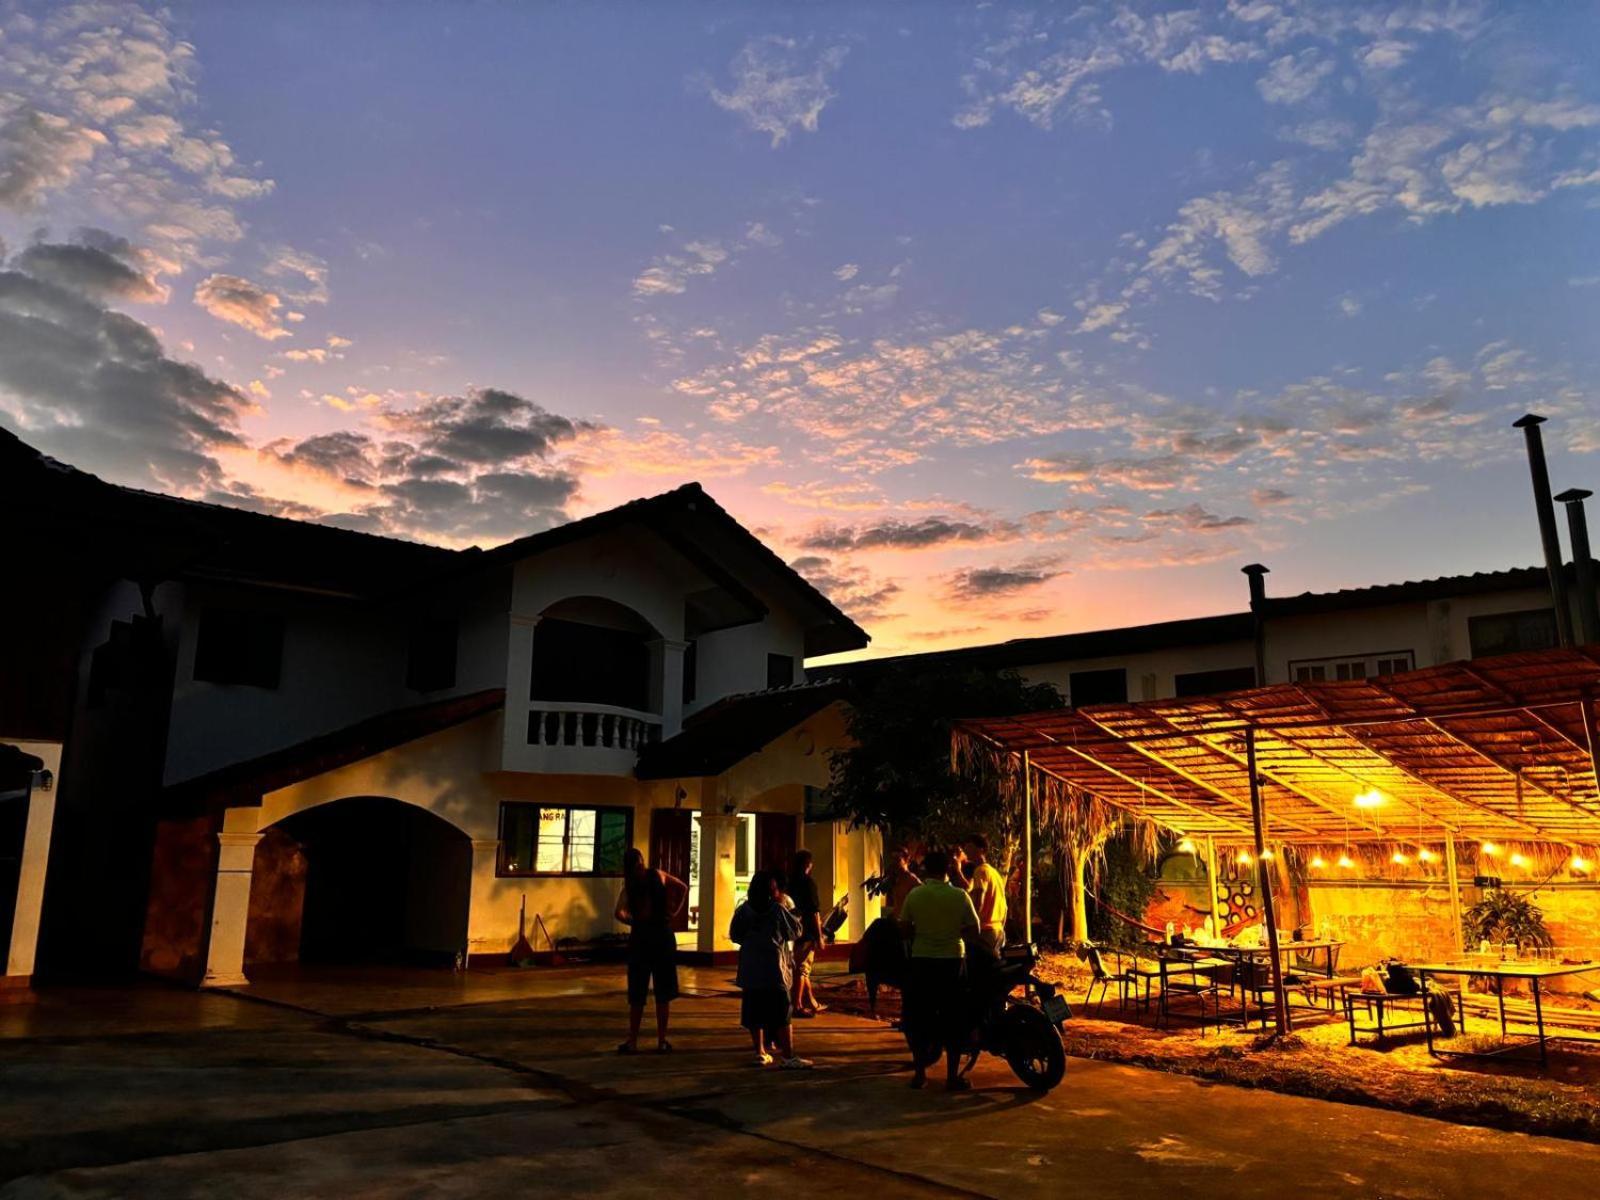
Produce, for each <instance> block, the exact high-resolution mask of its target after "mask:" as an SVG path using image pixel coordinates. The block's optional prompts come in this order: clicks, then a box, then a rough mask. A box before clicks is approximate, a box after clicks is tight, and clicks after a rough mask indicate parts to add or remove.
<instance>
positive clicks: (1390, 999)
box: [1344, 980, 1465, 1046]
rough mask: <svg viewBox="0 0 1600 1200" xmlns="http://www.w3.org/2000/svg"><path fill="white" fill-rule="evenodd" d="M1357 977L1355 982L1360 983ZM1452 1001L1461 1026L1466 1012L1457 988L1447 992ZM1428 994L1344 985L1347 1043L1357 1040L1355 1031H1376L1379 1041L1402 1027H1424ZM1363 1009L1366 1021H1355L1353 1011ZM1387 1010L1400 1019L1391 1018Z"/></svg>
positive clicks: (1374, 1032)
mask: <svg viewBox="0 0 1600 1200" xmlns="http://www.w3.org/2000/svg"><path fill="white" fill-rule="evenodd" d="M1359 982H1360V981H1359V980H1358V981H1357V983H1358V984H1359ZM1446 994H1447V995H1449V996H1450V997H1451V998H1452V999H1454V1001H1455V1005H1456V1028H1458V1029H1459V1028H1461V1027H1462V1025H1463V1023H1464V1019H1465V1014H1464V1012H1463V1009H1462V1004H1461V993H1460V992H1459V991H1455V992H1448V993H1446ZM1427 1003H1428V996H1427V993H1426V992H1411V993H1396V992H1363V991H1358V990H1356V989H1353V988H1350V989H1346V991H1345V993H1344V1015H1345V1020H1346V1021H1348V1022H1349V1023H1350V1044H1351V1045H1352V1046H1354V1045H1355V1044H1356V1038H1357V1035H1358V1034H1363V1033H1371V1034H1375V1035H1376V1040H1377V1041H1378V1042H1379V1043H1381V1042H1382V1041H1383V1040H1384V1039H1385V1038H1386V1037H1388V1036H1389V1034H1391V1033H1397V1032H1399V1031H1400V1030H1403V1029H1425V1028H1427V1027H1428V1025H1429V1022H1430V1018H1429V1016H1428V1011H1427ZM1358 1009H1360V1010H1362V1012H1363V1014H1364V1015H1365V1017H1366V1023H1365V1024H1361V1025H1358V1024H1356V1012H1357V1010H1358ZM1390 1014H1394V1015H1395V1016H1398V1017H1400V1018H1402V1019H1400V1020H1394V1019H1392V1018H1391V1016H1390Z"/></svg>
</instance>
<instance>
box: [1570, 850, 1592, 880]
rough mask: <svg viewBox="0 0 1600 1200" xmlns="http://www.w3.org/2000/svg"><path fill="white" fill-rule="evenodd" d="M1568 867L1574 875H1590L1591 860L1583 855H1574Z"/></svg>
mask: <svg viewBox="0 0 1600 1200" xmlns="http://www.w3.org/2000/svg"><path fill="white" fill-rule="evenodd" d="M1567 867H1568V869H1570V870H1571V871H1572V873H1573V874H1574V875H1587V874H1588V873H1589V860H1588V859H1586V858H1584V857H1582V856H1581V855H1577V854H1574V855H1573V856H1572V861H1571V862H1569V863H1568V864H1567Z"/></svg>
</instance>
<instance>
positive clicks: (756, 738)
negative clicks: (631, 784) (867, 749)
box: [634, 680, 845, 779]
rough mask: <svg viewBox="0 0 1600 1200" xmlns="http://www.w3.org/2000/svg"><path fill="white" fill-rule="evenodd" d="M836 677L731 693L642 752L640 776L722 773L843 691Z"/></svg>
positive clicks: (835, 698)
mask: <svg viewBox="0 0 1600 1200" xmlns="http://www.w3.org/2000/svg"><path fill="white" fill-rule="evenodd" d="M844 691H845V688H844V685H843V684H842V683H840V682H838V681H836V680H825V681H823V682H820V683H803V684H797V685H795V686H792V687H781V688H769V689H768V690H766V691H764V692H746V693H744V694H742V695H738V696H728V697H725V698H724V699H722V700H719V701H717V702H716V703H715V704H713V705H710V706H709V707H707V708H706V709H704V710H702V711H701V712H698V713H696V714H695V715H694V716H693V717H691V718H690V719H689V720H688V721H687V722H685V724H684V728H683V732H682V733H679V734H677V735H676V736H674V737H670V738H668V739H667V740H666V741H664V742H660V743H658V744H656V745H654V746H651V747H649V748H648V749H646V750H645V751H644V752H643V753H642V754H640V755H639V762H638V765H637V766H636V767H635V768H634V774H635V775H637V776H638V777H639V778H640V779H689V778H698V777H700V776H705V775H720V774H722V772H724V771H726V770H727V769H728V768H729V767H731V766H733V765H734V764H735V763H737V762H739V761H740V760H741V759H744V758H748V757H749V756H750V755H752V754H754V753H755V752H756V751H757V750H760V749H761V748H762V747H763V746H766V745H768V744H769V743H770V742H772V741H773V740H774V739H775V738H778V737H780V736H782V735H783V734H784V733H785V732H786V731H788V730H790V729H793V728H794V727H795V726H796V725H798V724H800V722H802V721H804V720H805V719H806V718H807V717H810V716H813V715H815V714H816V713H819V712H821V711H822V710H823V709H824V708H826V707H828V705H830V704H832V703H833V702H834V701H835V700H838V699H840V698H841V697H842V696H843V695H844Z"/></svg>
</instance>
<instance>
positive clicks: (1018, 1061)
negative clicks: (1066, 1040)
mask: <svg viewBox="0 0 1600 1200" xmlns="http://www.w3.org/2000/svg"><path fill="white" fill-rule="evenodd" d="M1005 1026H1006V1027H1005V1035H1004V1039H1003V1045H1004V1046H1005V1056H1006V1062H1007V1063H1008V1064H1009V1065H1010V1067H1011V1070H1012V1073H1013V1074H1015V1075H1016V1077H1017V1078H1018V1079H1020V1080H1022V1082H1023V1083H1024V1084H1025V1085H1027V1086H1028V1087H1030V1088H1032V1089H1033V1090H1034V1091H1036V1092H1048V1091H1049V1090H1050V1089H1051V1088H1053V1087H1055V1086H1056V1084H1058V1083H1060V1082H1061V1079H1062V1077H1063V1076H1064V1075H1066V1073H1067V1051H1066V1048H1065V1047H1063V1046H1062V1044H1061V1035H1060V1034H1058V1033H1057V1032H1056V1029H1055V1026H1054V1025H1052V1024H1050V1018H1049V1017H1047V1016H1045V1015H1044V1014H1043V1013H1042V1012H1040V1011H1039V1010H1038V1009H1036V1008H1028V1007H1025V1006H1023V1005H1015V1006H1013V1007H1012V1008H1011V1009H1009V1010H1008V1011H1007V1013H1006V1017H1005Z"/></svg>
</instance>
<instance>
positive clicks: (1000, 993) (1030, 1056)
mask: <svg viewBox="0 0 1600 1200" xmlns="http://www.w3.org/2000/svg"><path fill="white" fill-rule="evenodd" d="M1036 962H1038V952H1037V949H1036V947H1034V946H1033V945H1031V944H1030V945H1027V946H1012V947H1007V948H1006V950H1005V952H1004V953H1003V954H1002V955H1001V956H1000V957H999V958H998V959H997V960H993V961H989V962H984V961H983V960H982V959H981V958H979V957H978V956H977V955H973V956H972V957H971V958H970V959H969V962H968V970H967V977H966V997H965V999H966V1006H965V1010H964V1011H965V1014H966V1021H965V1022H964V1025H965V1027H966V1032H965V1035H964V1038H963V1040H962V1042H961V1045H962V1047H963V1048H964V1052H965V1055H966V1061H965V1063H964V1064H963V1065H962V1066H961V1067H960V1070H959V1074H961V1075H963V1076H964V1075H966V1074H967V1073H968V1072H969V1071H971V1070H972V1068H973V1066H974V1065H976V1063H977V1061H978V1057H979V1055H981V1054H983V1053H984V1052H985V1051H987V1052H988V1053H990V1054H993V1055H996V1056H998V1057H1000V1058H1003V1059H1005V1060H1006V1064H1007V1065H1008V1066H1010V1068H1011V1070H1012V1073H1013V1074H1015V1075H1016V1077H1017V1078H1018V1079H1020V1080H1021V1081H1022V1082H1023V1083H1024V1084H1025V1085H1026V1086H1028V1087H1030V1088H1032V1089H1033V1090H1034V1091H1036V1092H1048V1091H1049V1090H1050V1089H1051V1088H1053V1087H1055V1086H1056V1085H1057V1084H1058V1083H1060V1082H1061V1079H1062V1077H1063V1076H1064V1075H1065V1074H1066V1072H1067V1052H1066V1048H1065V1047H1064V1046H1063V1045H1062V1042H1061V1026H1062V1023H1063V1022H1065V1021H1066V1020H1067V1019H1068V1018H1069V1017H1071V1016H1072V1009H1071V1008H1070V1007H1069V1006H1068V1004H1067V1000H1066V997H1065V996H1062V995H1060V994H1058V993H1057V991H1056V988H1055V985H1054V984H1050V983H1046V982H1045V981H1044V980H1042V979H1040V978H1038V977H1037V976H1036V975H1034V973H1033V968H1034V964H1035V963H1036ZM1019 991H1020V992H1021V993H1022V994H1021V995H1018V994H1017V993H1018V992H1019ZM906 1042H907V1044H908V1045H909V1046H910V1047H911V1054H912V1059H913V1061H914V1062H915V1063H916V1064H918V1065H920V1066H921V1067H923V1068H924V1069H926V1068H928V1067H931V1066H933V1065H934V1064H935V1063H937V1062H938V1061H939V1059H940V1058H941V1057H942V1056H943V1054H944V1047H943V1045H942V1044H941V1042H940V1039H939V1037H938V1035H937V1034H933V1035H931V1036H928V1035H921V1036H919V1035H917V1034H914V1033H912V1032H911V1031H910V1030H907V1031H906Z"/></svg>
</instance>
